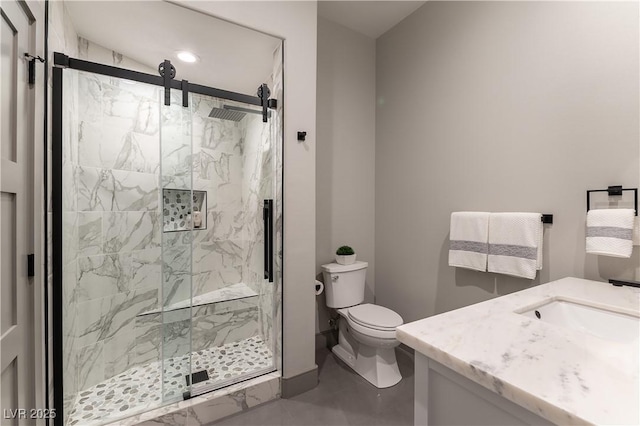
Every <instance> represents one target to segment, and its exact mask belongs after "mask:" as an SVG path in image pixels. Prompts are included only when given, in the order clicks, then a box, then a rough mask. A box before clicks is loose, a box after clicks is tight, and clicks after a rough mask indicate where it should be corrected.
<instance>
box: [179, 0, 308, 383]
mask: <svg viewBox="0 0 640 426" xmlns="http://www.w3.org/2000/svg"><path fill="white" fill-rule="evenodd" d="M180 4H184V5H185V6H187V7H190V8H192V9H195V10H200V11H202V12H204V13H209V14H211V15H213V16H216V17H219V18H222V19H226V20H229V21H231V22H234V23H237V24H240V25H244V26H247V27H249V28H253V29H256V30H259V31H263V32H265V33H268V34H271V35H274V36H277V37H281V38H283V39H284V111H285V112H284V126H285V129H284V145H285V146H284V164H285V165H284V236H283V238H284V253H283V256H284V259H283V269H284V271H283V274H284V278H283V285H284V288H283V291H284V295H283V352H284V354H283V358H284V359H283V377H285V378H291V377H294V376H297V375H299V374H303V373H305V372H309V371H312V370H314V369H315V368H316V365H315V347H314V346H315V345H314V339H313V338H312V337H313V335H314V324H315V318H314V311H315V310H314V297H315V296H314V285H313V284H314V279H313V278H314V274H313V272H314V270H315V250H316V245H315V244H316V243H315V238H316V231H315V220H316V210H315V167H316V158H315V156H316V152H315V150H316V28H317V4H316V2H315V1H294V2H288V1H273V2H272V1H264V2H262V1H256V2H251V1H242V2H233V1H220V2H218V1H216V2H202V1H181V2H180ZM298 131H306V132H307V140H306V142H304V143H299V142H298V141H297V140H296V136H297V132H298Z"/></svg>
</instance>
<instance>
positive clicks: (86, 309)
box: [76, 289, 158, 346]
mask: <svg viewBox="0 0 640 426" xmlns="http://www.w3.org/2000/svg"><path fill="white" fill-rule="evenodd" d="M157 306H158V290H157V289H148V290H135V291H129V292H125V293H118V294H114V295H111V296H107V297H103V298H101V299H95V300H89V301H86V302H80V303H79V304H78V327H77V338H76V340H77V342H78V343H79V346H80V345H82V346H84V345H89V344H93V343H95V342H99V341H104V340H106V339H109V338H112V337H114V336H116V335H117V334H118V333H125V334H126V333H129V334H131V333H133V332H134V329H135V320H136V316H137V315H138V314H141V313H143V312H146V311H149V310H151V309H153V308H155V307H157Z"/></svg>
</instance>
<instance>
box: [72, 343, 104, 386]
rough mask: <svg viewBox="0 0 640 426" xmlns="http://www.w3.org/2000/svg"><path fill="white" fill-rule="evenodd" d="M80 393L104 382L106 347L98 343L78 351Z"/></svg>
mask: <svg viewBox="0 0 640 426" xmlns="http://www.w3.org/2000/svg"><path fill="white" fill-rule="evenodd" d="M77 371H78V391H82V390H84V389H87V388H89V387H91V386H94V385H97V384H98V383H100V382H101V381H103V380H104V345H103V342H98V343H95V344H93V345H88V346H84V347H82V348H80V349H79V350H78V367H77Z"/></svg>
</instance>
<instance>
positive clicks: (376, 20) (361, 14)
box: [318, 0, 426, 39]
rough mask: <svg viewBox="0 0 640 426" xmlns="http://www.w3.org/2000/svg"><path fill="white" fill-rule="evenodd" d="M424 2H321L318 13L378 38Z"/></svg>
mask: <svg viewBox="0 0 640 426" xmlns="http://www.w3.org/2000/svg"><path fill="white" fill-rule="evenodd" d="M425 3H426V2H425V1H394V0H387V1H342V0H335V1H319V2H318V15H319V16H321V17H323V18H325V19H328V20H330V21H333V22H336V23H338V24H340V25H343V26H345V27H347V28H350V29H352V30H354V31H356V32H359V33H361V34H364V35H366V36H368V37H371V38H374V39H376V38H378V37H380V36H381V35H382V34H384V33H385V32H387V31H389V30H390V29H391V28H393V27H394V26H395V25H396V24H398V23H399V22H400V21H402V20H403V19H404V18H406V17H407V16H409V15H410V14H411V13H413V12H414V11H415V10H416V9H418V8H419V7H420V6H422V5H423V4H425Z"/></svg>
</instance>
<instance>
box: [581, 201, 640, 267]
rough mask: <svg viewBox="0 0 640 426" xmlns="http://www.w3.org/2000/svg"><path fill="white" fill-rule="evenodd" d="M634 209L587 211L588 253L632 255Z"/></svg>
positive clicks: (614, 255) (619, 255) (615, 255)
mask: <svg viewBox="0 0 640 426" xmlns="http://www.w3.org/2000/svg"><path fill="white" fill-rule="evenodd" d="M634 214H635V210H633V209H594V210H589V211H588V212H587V253H590V254H601V255H604V256H613V257H631V252H632V251H633V224H634Z"/></svg>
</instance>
